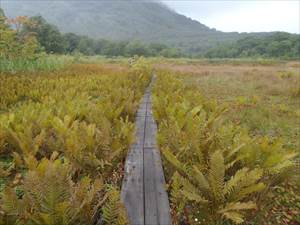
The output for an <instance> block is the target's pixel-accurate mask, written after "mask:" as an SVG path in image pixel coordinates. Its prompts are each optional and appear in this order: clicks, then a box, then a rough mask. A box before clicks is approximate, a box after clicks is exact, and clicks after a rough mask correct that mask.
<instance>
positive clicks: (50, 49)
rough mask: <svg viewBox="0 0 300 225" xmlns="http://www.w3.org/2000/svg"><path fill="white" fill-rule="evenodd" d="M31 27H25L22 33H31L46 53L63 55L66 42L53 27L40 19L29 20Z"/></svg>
mask: <svg viewBox="0 0 300 225" xmlns="http://www.w3.org/2000/svg"><path fill="white" fill-rule="evenodd" d="M30 20H31V22H32V24H34V25H33V26H25V27H24V29H23V32H25V33H26V32H33V33H35V34H36V36H37V40H38V42H39V43H40V44H41V46H42V47H44V49H45V51H46V52H47V53H64V51H65V48H66V42H65V39H64V37H63V36H62V35H61V33H60V32H59V30H58V28H57V27H56V26H53V25H51V24H49V23H47V21H46V20H45V19H44V18H43V17H41V16H35V17H31V18H30Z"/></svg>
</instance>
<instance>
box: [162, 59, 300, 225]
mask: <svg viewBox="0 0 300 225" xmlns="http://www.w3.org/2000/svg"><path fill="white" fill-rule="evenodd" d="M156 68H157V70H164V71H171V72H172V73H173V74H174V75H175V76H176V77H177V78H179V79H180V80H182V81H183V83H185V84H186V85H187V86H189V87H191V88H192V89H194V90H200V92H201V93H202V94H203V95H204V96H205V97H207V98H209V99H210V100H212V101H216V103H217V105H225V107H226V108H227V112H226V113H225V114H224V116H223V118H222V119H223V120H224V122H225V123H226V121H227V122H233V123H234V124H235V125H236V126H241V127H243V128H244V129H246V130H248V132H249V133H250V134H251V136H252V137H255V138H257V137H261V136H267V137H269V138H270V140H275V139H276V140H278V139H279V140H281V143H282V144H283V146H284V148H285V149H287V150H289V149H294V150H296V151H298V152H299V150H300V63H299V62H296V61H294V62H293V61H291V62H284V61H272V60H269V61H268V60H265V61H255V60H250V61H243V60H233V61H232V60H220V61H218V60H216V61H209V60H200V61H197V60H192V61H187V60H168V61H165V62H163V63H159V64H156ZM298 181H299V180H298ZM299 187H300V186H299V182H298V183H297V182H296V183H295V182H292V183H290V182H287V183H285V184H284V185H281V186H276V187H274V189H273V191H272V197H271V198H273V199H275V200H274V202H272V203H271V204H270V205H269V210H268V212H266V213H265V215H263V217H264V219H262V221H263V222H260V223H257V222H255V223H254V224H287V225H288V224H298V223H299V222H300V218H299V211H300V203H299V202H300V191H299V190H300V188H299Z"/></svg>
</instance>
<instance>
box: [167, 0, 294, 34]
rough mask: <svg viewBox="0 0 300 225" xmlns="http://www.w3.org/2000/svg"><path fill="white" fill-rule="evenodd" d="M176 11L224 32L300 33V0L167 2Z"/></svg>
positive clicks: (173, 0)
mask: <svg viewBox="0 0 300 225" xmlns="http://www.w3.org/2000/svg"><path fill="white" fill-rule="evenodd" d="M163 2H164V3H165V4H166V5H168V6H169V7H170V8H172V9H174V10H175V11H177V12H179V13H181V14H184V15H186V16H188V17H190V18H192V19H195V20H198V21H199V22H201V23H203V24H205V25H207V26H209V27H211V28H216V29H217V30H221V31H238V32H259V31H287V32H291V33H300V22H299V21H300V0H235V1H234V0H232V1H230V0H219V1H216V0H211V1H208V0H194V1H191V0H163Z"/></svg>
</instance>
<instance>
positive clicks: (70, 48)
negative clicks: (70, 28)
mask: <svg viewBox="0 0 300 225" xmlns="http://www.w3.org/2000/svg"><path fill="white" fill-rule="evenodd" d="M80 38H81V37H80V36H78V35H76V34H74V33H67V34H65V35H64V39H65V42H66V47H65V50H66V52H67V53H72V52H74V51H75V50H76V49H77V48H78V45H79V42H80Z"/></svg>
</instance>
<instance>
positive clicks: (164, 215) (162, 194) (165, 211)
mask: <svg viewBox="0 0 300 225" xmlns="http://www.w3.org/2000/svg"><path fill="white" fill-rule="evenodd" d="M153 159H154V164H155V166H154V168H155V178H156V180H155V183H156V199H157V200H158V202H157V212H158V224H161V225H172V222H171V214H170V204H169V198H168V194H167V192H166V182H165V176H164V172H163V167H162V162H161V158H160V153H159V151H158V150H157V149H153Z"/></svg>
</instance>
